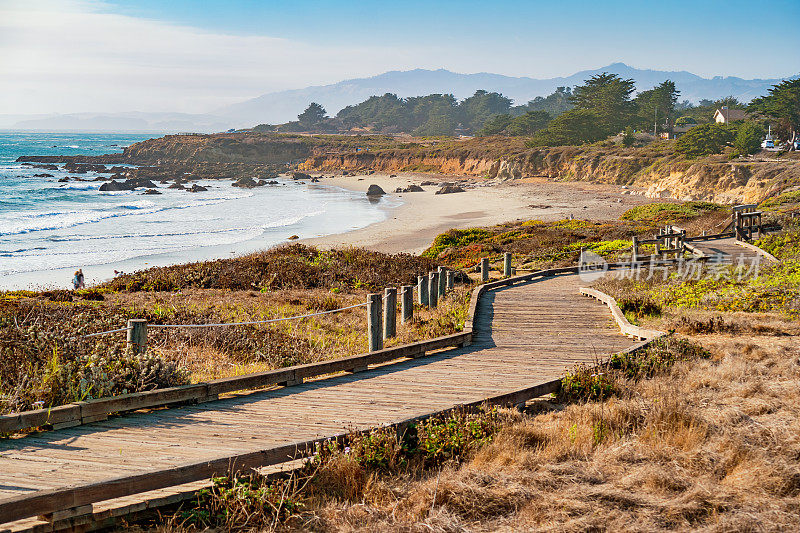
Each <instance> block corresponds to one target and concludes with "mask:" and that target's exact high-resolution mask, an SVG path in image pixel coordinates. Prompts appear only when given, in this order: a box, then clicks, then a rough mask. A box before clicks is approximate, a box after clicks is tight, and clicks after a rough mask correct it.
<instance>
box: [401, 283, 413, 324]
mask: <svg viewBox="0 0 800 533" xmlns="http://www.w3.org/2000/svg"><path fill="white" fill-rule="evenodd" d="M412 318H414V286H413V285H403V287H402V288H401V289H400V322H401V323H402V324H406V323H408V322H411V319H412Z"/></svg>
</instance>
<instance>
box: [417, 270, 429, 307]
mask: <svg viewBox="0 0 800 533" xmlns="http://www.w3.org/2000/svg"><path fill="white" fill-rule="evenodd" d="M428 302H429V301H428V276H417V303H419V305H428Z"/></svg>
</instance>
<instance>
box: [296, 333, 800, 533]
mask: <svg viewBox="0 0 800 533" xmlns="http://www.w3.org/2000/svg"><path fill="white" fill-rule="evenodd" d="M695 340H698V339H697V338H696V339H695ZM700 340H701V342H702V343H703V344H704V345H705V346H706V347H707V348H709V349H710V350H711V352H712V357H711V358H709V359H704V360H695V361H694V362H691V363H679V364H677V365H675V366H674V367H672V369H671V370H670V371H669V372H668V373H666V374H662V375H659V376H656V377H655V378H653V379H649V380H642V381H639V382H635V383H634V382H631V383H627V384H626V385H627V386H626V390H627V393H626V394H624V395H623V396H622V397H618V398H612V399H610V400H607V401H605V402H600V403H586V404H573V405H567V406H563V405H562V406H559V405H554V404H550V403H549V402H538V403H537V404H534V406H532V407H531V408H530V409H529V410H528V411H527V412H526V413H524V414H522V413H518V414H516V415H515V420H514V421H513V422H511V423H508V424H507V425H506V426H505V427H504V429H502V430H501V432H500V433H499V434H498V435H497V436H496V437H495V439H494V440H493V441H492V442H491V443H490V444H489V445H487V446H485V447H483V448H482V449H480V450H479V451H478V452H477V454H476V455H475V456H474V457H473V458H472V459H471V460H469V461H468V462H466V463H464V464H462V465H460V466H459V465H450V466H445V467H443V468H442V469H441V471H440V472H433V473H428V474H426V475H423V476H419V475H413V474H409V475H404V476H390V477H378V476H373V477H370V478H368V479H354V478H352V476H349V475H348V473H347V472H348V470H347V469H346V468H343V469H342V471H341V472H340V473H339V475H338V476H334V477H335V478H337V479H338V483H339V484H341V485H337V484H336V483H334V484H333V485H332V488H331V490H330V492H329V494H328V497H326V498H318V499H317V500H315V503H314V506H313V508H312V509H310V510H309V511H308V512H307V513H305V514H304V515H303V516H302V519H301V520H299V521H291V522H289V523H287V524H286V525H285V526H283V527H285V528H287V529H296V528H297V529H306V528H307V529H313V530H318V531H376V530H380V531H463V530H471V531H495V530H509V531H657V530H676V531H696V530H699V531H796V530H798V529H799V528H800V386H798V383H800V340H798V338H797V337H791V336H784V337H776V336H774V335H768V336H752V337H750V338H748V339H740V338H738V337H736V336H730V335H719V334H713V335H707V336H703V337H702V338H701V339H700ZM537 413H538V414H537ZM350 472H351V473H352V471H350ZM348 485H349V486H354V485H355V486H356V487H358V488H359V490H356V491H354V492H351V493H345V492H342V490H341V489H335V488H333V487H336V486H348ZM337 495H338V496H337Z"/></svg>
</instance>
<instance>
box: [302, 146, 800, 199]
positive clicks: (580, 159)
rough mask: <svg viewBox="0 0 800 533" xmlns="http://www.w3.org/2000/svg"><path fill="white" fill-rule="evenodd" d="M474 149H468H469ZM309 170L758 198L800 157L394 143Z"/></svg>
mask: <svg viewBox="0 0 800 533" xmlns="http://www.w3.org/2000/svg"><path fill="white" fill-rule="evenodd" d="M465 152H468V151H465ZM301 168H302V169H304V170H307V171H309V170H310V171H314V170H316V171H331V170H342V169H343V170H349V171H359V170H365V169H371V170H375V171H380V172H402V171H415V172H437V173H443V174H457V175H466V176H474V177H484V178H490V179H502V180H509V179H521V178H527V177H544V178H547V179H551V180H563V181H590V182H596V183H608V184H617V185H620V186H622V185H626V186H632V187H635V188H638V189H642V190H644V195H645V196H647V197H650V198H675V199H680V200H707V201H715V202H721V203H749V202H759V201H761V200H763V199H765V198H768V197H770V196H773V195H775V194H777V193H779V192H781V191H782V190H784V189H786V188H787V187H790V186H792V185H797V184H800V160H798V159H781V160H778V159H774V158H770V159H767V158H758V157H756V158H752V159H742V160H733V161H730V160H728V158H727V157H726V156H711V157H705V158H702V159H696V160H691V159H685V158H683V157H679V156H676V155H674V154H672V153H670V151H669V150H666V149H664V150H655V149H651V150H648V149H647V148H646V147H645V148H638V149H625V148H621V147H598V146H594V145H591V146H585V147H557V148H544V149H530V150H524V151H517V152H516V153H509V154H506V155H499V156H495V155H493V154H484V155H480V156H475V155H472V154H469V153H458V152H457V151H453V150H447V151H445V150H440V151H437V150H429V151H424V150H414V151H411V150H387V151H376V152H363V153H349V154H324V155H315V156H312V157H309V158H308V159H307V160H306V161H305V162H304V163H303V164H302V165H301Z"/></svg>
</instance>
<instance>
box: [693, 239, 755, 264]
mask: <svg viewBox="0 0 800 533" xmlns="http://www.w3.org/2000/svg"><path fill="white" fill-rule="evenodd" d="M689 244H691V245H692V247H694V248H696V249H697V250H699V251H700V252H702V253H703V254H705V255H707V256H709V257H711V258H718V260H719V261H720V262H724V263H732V264H733V265H739V264H750V263H753V262H755V261H761V262H766V261H765V260H764V258H763V257H761V256H760V255H759V254H758V253H757V252H755V251H753V250H751V249H749V248H745V247H743V246H740V245H738V244H736V240H735V239H733V238H728V239H714V240H708V241H693V242H691V243H689Z"/></svg>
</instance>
